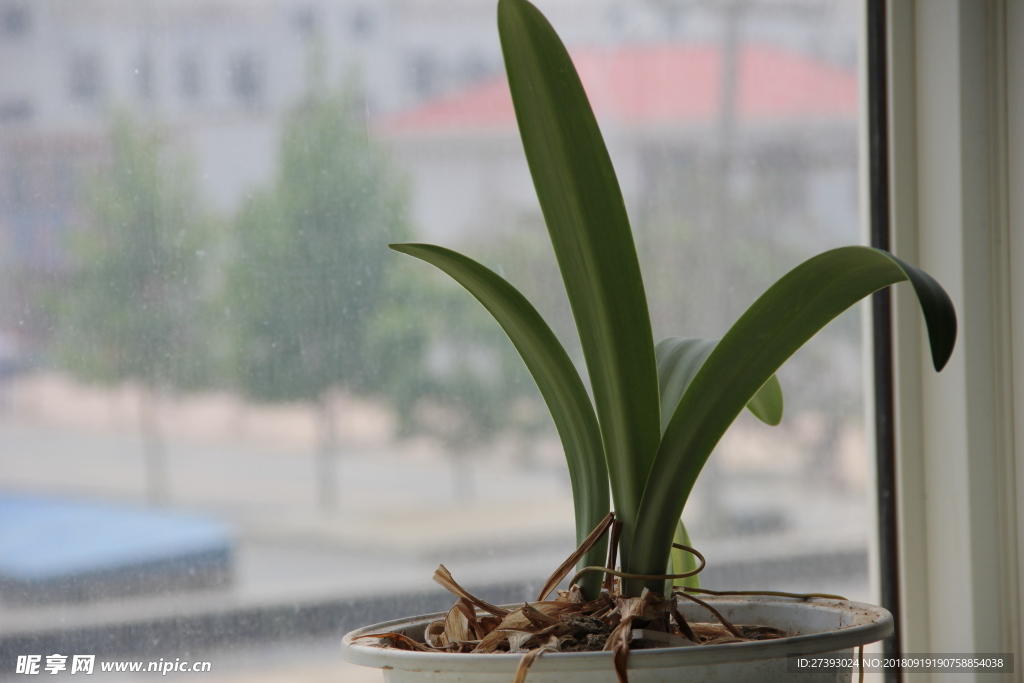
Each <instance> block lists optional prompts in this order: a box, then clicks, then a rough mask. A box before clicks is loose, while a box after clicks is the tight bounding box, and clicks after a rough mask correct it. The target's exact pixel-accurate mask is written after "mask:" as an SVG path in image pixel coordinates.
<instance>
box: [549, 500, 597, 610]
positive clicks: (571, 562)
mask: <svg viewBox="0 0 1024 683" xmlns="http://www.w3.org/2000/svg"><path fill="white" fill-rule="evenodd" d="M614 520H615V513H614V512H609V513H608V514H607V515H605V518H604V519H602V520H601V523H600V524H598V525H597V526H596V527H595V528H594V530H593V531H591V532H590V535H589V536H587V537H586V538H585V539H583V543H581V544H580V547H579V548H577V549H576V552H574V553H573V554H572V555H570V556H569V557H568V558H567V559H566V560H565V562H563V563H562V564H561V565H559V567H558V569H556V570H555V573H554V574H552V575H551V576H550V577H548V580H547V581H545V582H544V587H543V588H541V589H540V594H539V595H538V596H537V602H540V601H541V600H544V599H546V598H547V597H548V596H549V595H551V591H553V590H555V588H556V587H557V586H558V584H560V583H561V582H562V579H564V578H565V577H566V576H568V575H569V572H571V571H572V568H573V567H575V566H576V563H577V562H579V561H580V559H581V558H582V557H583V556H584V555H586V554H587V551H588V550H590V549H591V548H593V547H594V545H596V544H597V542H598V541H599V540H601V536H603V535H604V533H605V532H606V531H607V530H608V527H609V526H611V524H612V522H613V521H614Z"/></svg>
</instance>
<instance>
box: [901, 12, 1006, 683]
mask: <svg viewBox="0 0 1024 683" xmlns="http://www.w3.org/2000/svg"><path fill="white" fill-rule="evenodd" d="M887 17H888V27H887V29H888V55H887V58H888V80H889V93H888V94H889V145H890V157H889V162H890V197H891V201H890V219H891V225H892V246H893V252H894V253H896V254H897V255H899V256H901V257H902V258H905V259H907V260H908V261H910V262H911V263H915V264H918V265H920V266H921V267H923V268H924V269H925V270H927V271H928V272H930V273H932V274H933V275H934V276H935V277H936V278H937V279H938V280H939V281H940V282H942V284H943V285H944V286H945V287H946V289H947V291H949V293H950V295H951V297H952V298H953V301H954V303H955V304H956V308H957V315H958V318H959V323H960V331H959V336H958V339H957V347H956V350H955V351H954V353H953V357H952V359H951V360H950V363H949V365H948V367H947V368H946V369H945V370H944V371H943V372H942V373H941V374H936V373H935V372H934V370H933V369H932V368H931V361H930V357H929V354H928V352H927V350H926V344H925V340H924V337H923V325H922V321H921V320H920V313H919V312H918V306H917V304H916V302H915V301H914V299H913V293H912V292H911V291H910V289H909V288H908V287H899V288H897V290H898V291H896V292H895V293H894V318H893V324H894V361H895V362H894V385H895V386H894V388H895V392H896V406H897V409H896V410H897V412H896V427H897V433H896V439H897V454H898V455H897V482H898V484H897V485H898V494H897V505H898V518H899V538H900V554H901V557H900V575H901V585H900V594H901V602H902V604H901V611H902V620H901V621H902V623H901V624H900V627H901V630H902V643H903V651H904V652H906V653H929V652H930V653H958V652H1014V653H1015V655H1016V662H1015V667H1016V673H1014V674H1008V675H1006V676H1005V677H1004V678H1001V679H1000V678H996V677H993V676H992V675H991V674H978V675H976V676H975V677H974V678H976V679H977V680H979V681H980V680H984V681H995V680H1006V681H1010V680H1021V679H1020V678H1019V677H1020V676H1021V672H1022V671H1024V661H1022V654H1024V641H1022V633H1021V622H1022V617H1024V613H1022V609H1021V608H1022V604H1021V597H1022V595H1024V555H1022V553H1024V543H1022V542H1020V541H1019V540H1018V533H1021V532H1024V2H1022V1H1021V0H890V1H889V3H888V7H887ZM1017 433H1020V434H1021V435H1022V438H1021V439H1016V438H1015V435H1016V434H1017ZM914 680H915V681H916V680H920V681H922V683H924V681H926V680H929V679H928V678H924V677H920V678H919V677H918V676H917V675H915V678H914ZM930 680H933V681H945V680H950V681H952V680H956V681H958V682H960V683H966V682H967V681H970V680H974V679H973V678H972V677H970V676H966V675H964V674H933V675H932V676H931V678H930Z"/></svg>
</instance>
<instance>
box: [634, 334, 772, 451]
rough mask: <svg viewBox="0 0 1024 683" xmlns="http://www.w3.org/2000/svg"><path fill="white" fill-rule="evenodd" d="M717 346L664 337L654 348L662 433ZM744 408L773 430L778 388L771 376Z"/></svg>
mask: <svg viewBox="0 0 1024 683" xmlns="http://www.w3.org/2000/svg"><path fill="white" fill-rule="evenodd" d="M717 345H718V342H717V341H709V340H706V339H693V338H688V339H682V338H680V337H667V338H665V339H662V340H661V341H660V342H658V345H657V346H656V347H654V354H655V356H656V357H657V359H658V387H659V388H660V390H661V429H662V432H664V430H665V429H666V428H667V427H668V423H669V420H671V419H672V415H673V414H674V413H675V411H676V406H677V405H679V399H681V398H682V397H683V393H685V392H686V387H688V386H689V385H690V382H691V381H693V378H694V376H695V375H696V374H697V371H698V370H699V369H700V366H701V365H703V364H704V361H705V360H707V357H708V356H709V355H711V352H712V351H714V349H715V346H717ZM747 408H748V409H750V412H752V413H753V414H754V415H755V416H756V417H757V418H758V419H759V420H761V421H762V422H764V423H766V424H769V425H772V426H773V427H774V426H775V425H777V424H779V422H781V421H782V386H781V385H780V384H779V380H778V379H777V378H776V377H775V376H774V375H772V377H771V379H769V380H768V381H767V382H765V384H764V386H762V387H761V389H760V390H759V391H758V392H757V393H756V394H754V398H752V399H750V402H749V403H747Z"/></svg>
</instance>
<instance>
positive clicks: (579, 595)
mask: <svg viewBox="0 0 1024 683" xmlns="http://www.w3.org/2000/svg"><path fill="white" fill-rule="evenodd" d="M555 602H570V603H576V602H586V598H584V597H583V589H582V588H580V587H579V586H577V585H575V584H574V585H572V586H569V590H567V591H566V590H560V591H558V597H557V598H555Z"/></svg>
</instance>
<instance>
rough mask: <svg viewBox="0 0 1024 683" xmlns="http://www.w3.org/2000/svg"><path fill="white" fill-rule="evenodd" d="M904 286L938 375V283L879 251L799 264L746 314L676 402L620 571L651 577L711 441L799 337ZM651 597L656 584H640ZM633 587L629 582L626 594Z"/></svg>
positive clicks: (943, 306)
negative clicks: (911, 294) (626, 563)
mask: <svg viewBox="0 0 1024 683" xmlns="http://www.w3.org/2000/svg"><path fill="white" fill-rule="evenodd" d="M905 280H909V281H910V283H911V284H912V285H913V287H914V291H915V292H916V294H917V297H918V301H919V303H920V304H921V309H922V312H923V313H924V318H925V323H926V324H927V326H928V335H929V340H930V343H931V352H932V360H933V362H934V365H935V368H936V370H941V369H942V367H943V366H945V364H946V362H947V361H948V360H949V356H950V355H951V354H952V352H953V345H954V344H955V341H956V312H955V310H954V309H953V303H952V301H950V299H949V295H948V294H946V292H945V290H943V289H942V286H941V285H939V284H938V282H936V281H935V280H934V279H933V278H932V277H931V276H930V275H928V274H927V273H925V272H924V271H922V270H919V269H917V268H915V267H913V266H910V265H908V264H906V263H904V262H903V261H901V260H899V259H898V258H896V257H895V256H893V255H892V254H889V253H888V252H884V251H881V250H879V249H872V248H870V247H856V246H853V247H841V248H839V249H833V250H831V251H827V252H825V253H823V254H819V255H818V256H815V257H813V258H811V259H809V260H807V261H805V262H804V263H802V264H800V265H799V266H797V267H796V268H794V269H793V270H791V271H790V272H789V273H788V274H786V275H785V276H783V277H782V278H781V279H780V280H779V281H778V282H776V283H775V284H774V285H772V287H771V288H770V289H768V291H767V292H765V293H764V294H763V295H762V296H761V298H759V299H758V300H757V301H755V302H754V304H753V305H752V306H751V307H750V308H749V309H747V311H746V313H744V314H743V316H741V317H740V319H739V320H738V321H737V322H736V324H735V325H733V326H732V328H731V329H730V330H729V332H728V333H726V335H725V336H724V337H723V338H722V340H721V341H720V342H719V344H718V346H717V347H716V348H715V350H714V351H713V352H712V353H711V355H710V356H708V358H707V360H706V361H705V362H704V364H703V365H702V366H701V368H700V370H699V371H698V373H697V375H696V376H695V377H694V378H693V381H692V382H691V383H690V386H689V388H688V389H687V391H686V393H685V394H684V395H683V398H682V399H681V400H680V402H679V405H678V407H677V408H676V412H675V415H674V416H673V417H672V420H671V421H670V423H669V426H668V429H667V430H666V431H665V435H664V437H663V439H662V442H661V447H660V448H659V450H658V455H657V457H656V459H655V462H654V466H653V467H652V469H651V474H650V478H649V479H648V484H647V489H646V491H645V492H644V498H643V501H642V502H641V505H640V513H639V517H638V522H637V531H636V535H635V536H634V539H633V553H632V555H631V559H632V564H631V565H630V568H629V569H628V570H627V571H630V572H635V573H656V572H659V571H661V570H662V568H663V567H665V566H666V564H667V560H668V548H669V547H670V543H671V540H672V535H673V533H674V531H675V524H676V520H677V519H679V516H680V513H681V512H682V509H683V505H684V504H685V503H686V499H687V498H688V497H689V494H690V491H691V490H692V488H693V484H694V482H695V481H696V479H697V475H698V474H700V470H701V468H702V467H703V466H704V463H705V462H706V460H707V458H708V456H709V455H710V454H711V451H712V450H713V449H714V447H715V444H717V443H718V440H719V439H720V438H721V436H722V434H723V433H724V432H725V430H726V429H727V428H728V427H729V425H730V424H731V423H732V421H733V420H734V419H735V417H736V415H737V414H738V413H739V412H740V411H741V410H742V409H743V406H744V405H746V404H747V403H748V402H749V401H750V399H751V398H752V397H753V396H754V394H755V393H756V392H757V391H758V389H760V387H761V386H763V385H764V383H765V382H766V381H767V380H768V378H769V377H771V376H772V375H773V374H774V373H775V372H776V371H777V370H778V369H779V367H780V366H781V365H782V364H783V363H784V362H785V361H786V360H787V359H788V358H789V357H790V356H791V355H792V354H793V353H794V352H796V350H797V349H799V348H800V347H801V346H802V345H803V344H804V343H805V342H806V341H807V340H808V339H810V338H811V337H812V336H814V335H815V334H816V333H817V332H818V331H819V330H820V329H821V328H822V327H824V326H825V325H826V324H828V322H829V321H831V320H832V319H834V318H835V317H836V316H838V315H839V314H840V313H842V312H843V311H845V310H846V309H848V308H849V307H851V306H852V305H853V304H855V303H856V302H858V301H860V300H861V299H862V298H864V297H865V296H867V295H868V294H871V293H872V292H875V291H877V290H879V289H882V288H883V287H886V286H888V285H892V284H895V283H897V282H902V281H905ZM649 585H650V587H651V588H652V590H658V589H659V586H658V582H649ZM640 587H641V586H639V585H637V584H635V583H634V584H631V585H629V586H628V590H629V591H630V593H633V592H636V591H638V590H639V589H640Z"/></svg>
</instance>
